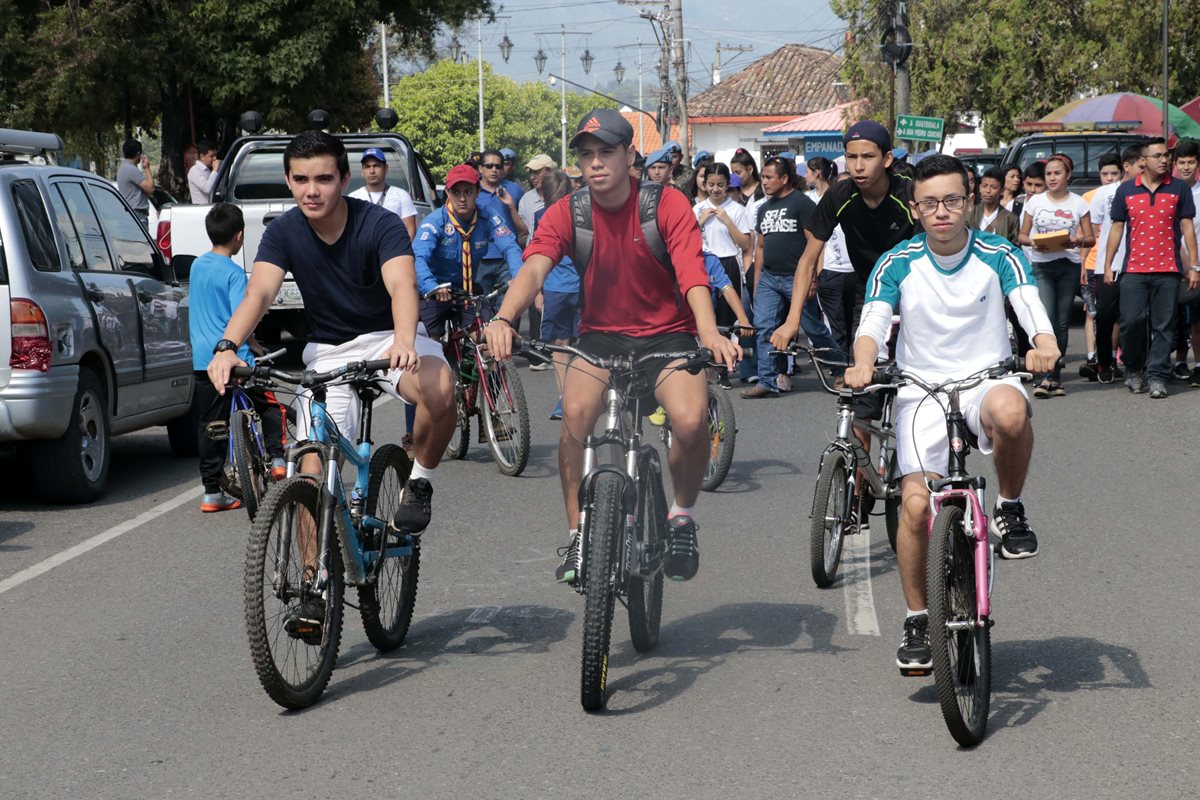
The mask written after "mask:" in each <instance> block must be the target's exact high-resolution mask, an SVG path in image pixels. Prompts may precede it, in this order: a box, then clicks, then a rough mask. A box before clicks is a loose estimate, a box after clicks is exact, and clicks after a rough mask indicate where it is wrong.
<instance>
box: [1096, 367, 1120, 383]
mask: <svg viewBox="0 0 1200 800" xmlns="http://www.w3.org/2000/svg"><path fill="white" fill-rule="evenodd" d="M1116 377H1117V371H1116V369H1115V368H1114V367H1112V366H1111V365H1110V366H1103V367H1100V366H1098V367H1096V380H1098V381H1100V383H1112V382H1113V380H1114V379H1116Z"/></svg>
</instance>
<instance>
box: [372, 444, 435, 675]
mask: <svg viewBox="0 0 1200 800" xmlns="http://www.w3.org/2000/svg"><path fill="white" fill-rule="evenodd" d="M411 471H412V462H411V461H409V459H408V456H407V455H405V453H404V449H403V448H401V447H397V446H396V445H394V444H385V445H384V446H383V447H380V448H379V449H378V450H376V451H375V454H374V455H373V456H371V474H370V478H369V479H368V483H367V508H366V511H367V514H369V515H370V516H372V517H375V518H376V519H381V520H390V519H391V518H392V516H393V515H394V514H395V513H396V507H397V506H399V505H400V493H401V491H402V490H403V489H404V484H405V483H407V482H408V475H409V473H410V472H411ZM385 538H386V537H385ZM420 543H421V540H420V539H414V540H413V552H412V555H411V556H404V557H401V558H387V559H384V560H383V562H382V563H381V564H380V565H379V571H378V573H377V574H376V577H375V580H373V581H371V582H369V583H367V584H366V585H365V586H359V587H358V610H359V613H360V615H361V616H362V623H363V630H364V631H365V632H366V634H367V641H369V642H370V643H371V644H372V645H373V646H374V647H375V649H376V650H378V651H379V652H381V653H386V652H388V651H389V650H395V649H396V648H397V647H399V646H400V645H402V644H404V637H406V636H407V635H408V626H409V625H410V624H411V623H412V615H413V607H414V606H415V605H416V601H417V578H418V576H419V575H420V571H421V546H420ZM385 544H386V542H385Z"/></svg>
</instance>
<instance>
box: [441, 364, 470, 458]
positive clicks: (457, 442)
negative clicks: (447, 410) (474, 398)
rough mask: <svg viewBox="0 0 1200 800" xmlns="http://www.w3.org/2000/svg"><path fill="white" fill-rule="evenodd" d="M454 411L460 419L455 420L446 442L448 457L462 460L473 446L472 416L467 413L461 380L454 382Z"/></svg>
mask: <svg viewBox="0 0 1200 800" xmlns="http://www.w3.org/2000/svg"><path fill="white" fill-rule="evenodd" d="M454 413H455V414H456V415H457V416H458V419H457V420H455V424H454V433H453V434H451V436H450V441H449V442H448V443H447V444H446V458H449V459H452V460H454V461H462V460H463V459H464V458H466V457H467V450H468V449H469V448H470V447H471V417H470V415H469V414H467V402H466V398H465V396H464V388H463V384H462V381H461V380H455V382H454Z"/></svg>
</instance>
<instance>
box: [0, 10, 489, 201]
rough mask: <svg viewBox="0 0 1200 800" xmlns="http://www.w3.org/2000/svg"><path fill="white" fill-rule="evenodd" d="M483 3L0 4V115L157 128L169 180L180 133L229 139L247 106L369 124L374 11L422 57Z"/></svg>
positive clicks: (275, 118) (30, 121)
mask: <svg viewBox="0 0 1200 800" xmlns="http://www.w3.org/2000/svg"><path fill="white" fill-rule="evenodd" d="M492 8H493V4H492V0H324V2H321V3H313V2H310V0H239V1H238V2H232V0H90V2H88V1H87V0H40V1H35V0H0V43H3V44H4V45H5V46H4V47H3V49H2V50H0V67H3V69H2V70H0V124H4V125H8V126H11V127H37V128H40V129H51V130H59V131H61V132H64V133H66V132H70V131H84V132H87V131H101V130H104V131H107V130H109V129H111V128H112V127H113V126H118V125H124V126H125V128H126V130H127V131H129V130H132V128H133V127H134V126H141V127H145V128H151V127H155V128H158V129H159V130H160V131H161V155H162V169H161V171H160V179H163V180H164V182H168V183H169V182H171V181H172V179H174V180H175V181H177V180H178V177H179V176H180V175H181V173H182V167H183V163H182V153H183V149H184V148H185V146H186V145H187V144H188V143H189V142H191V141H193V140H194V138H199V137H208V138H211V139H213V140H215V141H217V142H218V143H219V144H221V145H222V146H223V145H226V144H228V142H229V141H231V140H232V138H233V137H234V136H235V135H236V133H237V128H236V120H237V118H238V115H239V114H240V113H241V112H243V111H245V110H247V109H251V108H253V109H256V110H258V111H259V112H261V113H262V114H263V115H264V117H265V118H266V120H267V122H268V124H269V125H270V126H271V127H273V128H276V129H280V130H298V129H300V128H301V127H302V126H303V120H304V117H305V115H306V114H307V112H308V111H309V110H310V109H312V108H317V107H320V108H324V109H325V110H327V111H329V112H330V114H331V117H332V119H333V121H334V126H335V127H337V128H339V129H360V128H363V127H366V126H367V125H369V121H370V118H371V111H372V110H373V109H374V106H375V104H376V102H377V97H378V93H377V86H376V83H375V80H374V78H373V76H372V70H371V64H370V59H369V56H368V54H367V53H366V52H365V51H364V48H363V43H364V42H365V41H366V39H367V38H368V37H369V36H370V35H371V34H372V33H373V32H374V29H375V26H376V24H377V23H378V22H379V21H381V20H385V19H386V20H390V21H392V22H391V25H392V30H393V33H394V34H395V36H396V37H398V40H399V42H400V45H401V46H402V47H403V48H405V49H407V50H409V51H413V52H427V53H428V52H432V42H433V41H434V35H433V34H434V33H435V32H436V31H437V29H438V28H439V26H442V25H451V26H455V25H460V24H462V23H463V21H464V20H466V19H467V18H469V17H472V16H475V15H477V14H480V13H482V14H491V13H492ZM397 21H398V22H397ZM22 36H23V37H24V38H23V39H22V38H21V37H22ZM16 42H21V45H19V46H9V45H12V44H15V43H16Z"/></svg>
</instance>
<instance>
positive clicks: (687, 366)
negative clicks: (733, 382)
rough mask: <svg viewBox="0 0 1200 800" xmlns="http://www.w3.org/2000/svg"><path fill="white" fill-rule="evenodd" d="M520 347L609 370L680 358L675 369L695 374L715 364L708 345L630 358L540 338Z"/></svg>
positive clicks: (522, 341) (616, 370)
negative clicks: (606, 354) (552, 342)
mask: <svg viewBox="0 0 1200 800" xmlns="http://www.w3.org/2000/svg"><path fill="white" fill-rule="evenodd" d="M520 349H521V352H522V353H531V352H532V353H534V354H537V355H543V356H544V355H545V354H546V353H564V354H566V355H572V356H576V357H578V358H582V359H583V360H584V361H586V362H588V363H589V364H591V365H592V366H593V367H596V368H597V369H603V370H608V371H609V372H623V371H625V372H628V371H632V370H634V369H636V368H637V367H640V366H641V365H642V364H645V363H646V362H648V361H676V360H679V359H683V361H684V362H685V363H683V364H680V365H679V366H677V367H675V369H681V370H685V371H687V372H690V373H691V374H693V375H695V374H697V373H698V372H700V370H702V369H704V368H706V367H709V366H713V354H712V351H711V350H709V349H708V348H707V347H697V348H696V349H695V350H682V351H678V352H673V353H647V354H645V355H641V356H638V357H637V358H630V357H629V356H610V357H608V358H601V357H599V356H595V355H592V354H591V353H585V352H584V351H583V350H580V349H578V348H576V347H571V346H570V345H565V344H550V343H549V342H543V341H541V340H538V339H522V340H521V348H520Z"/></svg>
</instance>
